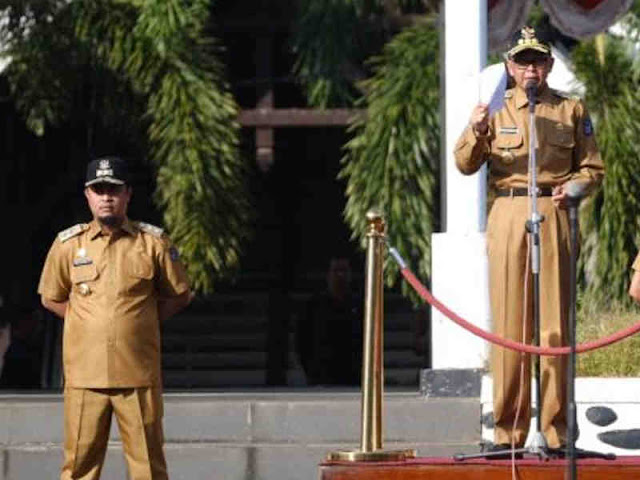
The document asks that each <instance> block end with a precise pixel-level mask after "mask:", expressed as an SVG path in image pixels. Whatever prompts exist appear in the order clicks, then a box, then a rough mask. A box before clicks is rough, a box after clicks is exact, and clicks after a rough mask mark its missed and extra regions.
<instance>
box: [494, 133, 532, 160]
mask: <svg viewBox="0 0 640 480" xmlns="http://www.w3.org/2000/svg"><path fill="white" fill-rule="evenodd" d="M523 145H524V137H523V135H522V134H521V133H520V132H518V133H511V134H504V133H503V134H498V135H497V136H496V138H495V140H494V141H493V144H492V151H493V155H494V160H498V161H499V162H500V163H502V164H504V165H511V164H512V163H514V162H515V161H516V159H517V158H518V155H519V154H522V147H523Z"/></svg>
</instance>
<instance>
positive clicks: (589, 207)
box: [573, 30, 640, 303]
mask: <svg viewBox="0 0 640 480" xmlns="http://www.w3.org/2000/svg"><path fill="white" fill-rule="evenodd" d="M630 33H631V35H630V36H629V37H627V38H624V37H621V38H619V37H614V36H612V35H607V36H604V35H602V36H600V37H599V38H597V39H595V40H591V41H588V42H583V43H582V44H580V45H579V46H577V47H576V49H575V50H574V52H573V60H574V65H575V71H576V75H577V77H578V79H579V80H580V81H581V82H583V83H584V85H585V87H586V97H585V101H586V103H587V106H588V108H589V110H590V112H591V115H592V117H593V119H594V124H595V125H596V134H597V140H598V144H599V147H600V151H601V154H602V156H603V160H604V163H605V166H606V174H605V178H604V182H603V185H602V187H601V188H600V189H599V190H598V191H597V192H596V193H595V195H593V196H592V197H591V198H590V199H589V200H588V201H587V202H586V204H585V205H584V206H583V208H582V212H581V224H582V231H583V234H584V242H583V249H582V250H583V251H582V254H581V257H582V260H581V263H582V268H581V270H582V273H583V280H586V283H585V285H584V288H585V289H586V293H587V294H588V296H589V297H590V298H592V299H593V300H595V301H596V302H598V301H600V302H602V301H604V302H609V301H612V300H615V301H618V302H623V303H625V302H627V301H628V295H627V289H628V286H629V272H630V265H631V262H632V261H633V259H634V257H635V254H636V252H637V244H638V240H639V235H638V226H639V222H638V221H639V219H640V171H639V170H638V168H637V163H638V158H640V148H639V147H638V145H637V142H635V139H636V138H638V135H640V121H639V120H638V119H640V107H639V106H638V102H640V94H638V87H640V84H639V83H638V78H637V76H636V74H635V73H634V72H635V69H634V65H633V64H634V60H633V55H632V43H631V42H630V39H632V38H633V37H634V36H637V31H635V33H634V31H633V30H632V31H630Z"/></svg>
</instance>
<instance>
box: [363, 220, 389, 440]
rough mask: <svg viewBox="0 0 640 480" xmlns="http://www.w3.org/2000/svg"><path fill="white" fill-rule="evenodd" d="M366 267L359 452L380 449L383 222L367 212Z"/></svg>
mask: <svg viewBox="0 0 640 480" xmlns="http://www.w3.org/2000/svg"><path fill="white" fill-rule="evenodd" d="M367 222H368V224H369V226H368V231H367V264H366V279H365V302H364V342H363V349H364V351H363V356H362V357H363V361H362V409H361V413H362V417H361V420H362V423H361V425H362V431H361V435H360V449H361V451H363V452H372V451H374V450H380V449H382V425H381V424H382V421H381V419H382V381H383V379H382V361H381V356H382V298H381V297H382V261H381V260H382V258H381V257H382V255H381V253H382V252H381V249H380V245H381V244H384V229H385V225H384V220H383V219H382V216H381V215H379V214H377V213H375V212H369V213H367Z"/></svg>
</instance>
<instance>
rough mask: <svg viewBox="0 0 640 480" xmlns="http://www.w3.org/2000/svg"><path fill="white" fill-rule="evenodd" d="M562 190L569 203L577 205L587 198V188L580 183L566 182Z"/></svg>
mask: <svg viewBox="0 0 640 480" xmlns="http://www.w3.org/2000/svg"><path fill="white" fill-rule="evenodd" d="M562 189H563V190H564V192H565V193H566V194H567V197H569V201H571V202H575V203H579V202H580V200H582V199H583V198H584V197H586V196H587V186H586V185H585V184H584V183H582V182H575V181H573V182H567V183H565V184H564V186H563V187H562Z"/></svg>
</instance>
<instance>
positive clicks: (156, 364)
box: [38, 220, 189, 388]
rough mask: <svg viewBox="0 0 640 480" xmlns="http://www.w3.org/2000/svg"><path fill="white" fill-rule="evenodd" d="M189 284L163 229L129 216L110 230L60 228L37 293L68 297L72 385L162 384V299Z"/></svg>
mask: <svg viewBox="0 0 640 480" xmlns="http://www.w3.org/2000/svg"><path fill="white" fill-rule="evenodd" d="M188 289H189V285H188V281H187V277H186V274H185V271H184V267H183V265H182V263H181V262H180V260H179V259H178V254H177V251H176V250H175V248H174V247H172V246H171V244H170V242H169V240H168V238H167V237H166V236H165V235H163V233H162V230H161V229H160V228H157V227H153V226H152V225H148V224H145V223H141V222H132V221H129V220H125V223H124V224H123V226H122V229H121V230H120V231H119V232H117V233H114V234H112V235H108V234H105V233H103V232H102V231H101V229H100V226H99V224H98V223H97V222H96V221H95V220H94V221H93V222H91V223H89V224H79V225H76V226H75V227H72V228H70V229H67V230H65V231H63V232H61V233H60V234H59V235H58V237H57V238H56V240H55V241H54V243H53V245H52V247H51V249H50V251H49V254H48V256H47V259H46V262H45V265H44V268H43V271H42V276H41V278H40V285H39V287H38V293H40V295H42V297H43V298H47V299H51V300H54V301H57V302H63V301H67V300H68V301H69V303H68V306H67V311H66V315H65V321H64V338H63V357H64V359H63V363H64V374H65V382H66V385H67V386H69V387H80V388H121V387H144V386H156V385H160V384H161V372H160V325H159V321H158V302H159V301H161V300H162V298H168V297H173V296H177V295H180V294H182V293H184V292H186V291H187V290H188Z"/></svg>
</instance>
